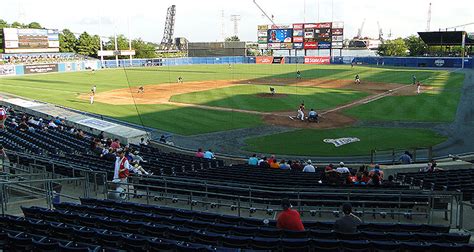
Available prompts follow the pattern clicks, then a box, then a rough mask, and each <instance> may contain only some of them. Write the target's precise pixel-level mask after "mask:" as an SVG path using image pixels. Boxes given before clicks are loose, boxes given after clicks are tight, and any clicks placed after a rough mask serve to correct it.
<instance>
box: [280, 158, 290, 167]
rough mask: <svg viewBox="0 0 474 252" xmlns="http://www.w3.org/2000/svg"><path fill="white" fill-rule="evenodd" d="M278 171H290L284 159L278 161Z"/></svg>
mask: <svg viewBox="0 0 474 252" xmlns="http://www.w3.org/2000/svg"><path fill="white" fill-rule="evenodd" d="M280 169H281V170H290V169H291V168H290V166H289V165H288V164H287V163H286V162H285V160H284V159H282V160H281V161H280Z"/></svg>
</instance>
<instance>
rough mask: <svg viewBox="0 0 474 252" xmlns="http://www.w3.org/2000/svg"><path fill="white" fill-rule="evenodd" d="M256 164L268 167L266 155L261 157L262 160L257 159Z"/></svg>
mask: <svg viewBox="0 0 474 252" xmlns="http://www.w3.org/2000/svg"><path fill="white" fill-rule="evenodd" d="M258 166H259V167H261V168H270V164H269V163H268V162H267V157H262V160H260V161H259V165H258Z"/></svg>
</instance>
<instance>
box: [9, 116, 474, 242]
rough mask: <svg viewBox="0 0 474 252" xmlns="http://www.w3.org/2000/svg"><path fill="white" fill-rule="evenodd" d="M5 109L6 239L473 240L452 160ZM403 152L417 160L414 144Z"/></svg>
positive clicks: (466, 197) (462, 180) (467, 179)
mask: <svg viewBox="0 0 474 252" xmlns="http://www.w3.org/2000/svg"><path fill="white" fill-rule="evenodd" d="M3 110H4V111H6V120H4V121H3V123H4V127H3V128H2V129H1V130H0V136H1V138H0V144H1V145H2V147H1V151H0V160H1V161H2V162H1V166H2V167H1V168H2V171H3V173H2V175H1V176H2V181H1V182H0V183H1V187H0V188H1V192H2V194H1V195H2V197H1V199H2V217H0V244H1V246H2V247H3V249H4V250H6V251H13V250H14V251H18V250H21V251H104V250H105V251H109V250H129V251H242V250H246V251H257V250H258V251H262V250H263V251H472V249H473V248H474V246H473V245H472V244H471V243H470V239H471V233H470V232H469V230H472V229H473V228H474V226H473V223H472V222H470V221H469V218H472V215H473V211H472V206H473V204H472V202H471V201H472V186H473V184H472V183H473V182H472V181H473V180H472V170H471V169H454V170H447V169H449V167H448V164H449V162H444V161H443V160H440V161H439V162H435V161H432V162H430V163H428V164H426V163H424V164H420V165H421V167H422V169H421V171H420V172H414V173H399V174H397V175H396V176H393V175H388V174H389V172H388V171H385V172H387V173H385V172H384V168H383V166H382V167H380V166H360V167H359V166H350V167H347V166H346V165H345V164H344V163H342V162H341V163H340V164H336V165H334V166H331V165H328V166H327V167H324V168H323V167H320V166H319V165H315V164H313V162H312V161H311V160H295V161H292V162H285V161H284V160H281V159H277V157H274V156H270V157H268V158H265V157H258V158H257V156H255V157H251V158H249V160H248V161H245V162H242V161H241V162H235V161H234V162H229V161H226V162H225V161H224V160H223V159H220V158H219V157H217V158H216V157H215V156H214V155H213V153H212V151H211V150H200V151H198V152H197V153H195V154H192V155H190V154H182V153H173V152H165V151H162V150H160V149H159V148H157V147H155V146H156V144H154V143H149V142H148V141H146V140H143V141H142V142H141V143H138V144H123V143H121V142H120V140H118V139H112V138H110V136H107V134H105V133H103V132H101V133H99V134H97V135H92V134H90V133H87V132H85V131H83V130H81V129H77V128H75V127H73V126H71V125H70V124H68V123H67V122H66V121H64V120H62V119H60V118H56V119H54V118H53V119H48V118H46V117H41V116H38V115H32V114H28V113H25V112H22V111H18V110H15V109H12V108H9V107H4V108H3ZM165 141H166V140H165ZM400 160H401V161H402V162H403V163H404V165H405V166H411V165H412V164H410V163H411V161H412V160H411V157H410V156H409V153H407V154H406V155H405V156H403V157H401V159H400ZM457 162H462V161H457ZM464 163H465V164H467V166H466V168H472V163H469V162H464ZM416 165H417V164H414V166H416ZM443 168H444V169H446V170H444V169H443ZM289 188H291V190H289ZM283 199H285V200H283ZM348 204H350V205H348ZM343 205H344V206H343ZM298 223H299V224H298Z"/></svg>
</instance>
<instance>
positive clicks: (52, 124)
mask: <svg viewBox="0 0 474 252" xmlns="http://www.w3.org/2000/svg"><path fill="white" fill-rule="evenodd" d="M48 127H49V128H52V129H56V128H58V127H59V126H58V125H57V124H56V123H54V121H53V120H51V121H49V123H48Z"/></svg>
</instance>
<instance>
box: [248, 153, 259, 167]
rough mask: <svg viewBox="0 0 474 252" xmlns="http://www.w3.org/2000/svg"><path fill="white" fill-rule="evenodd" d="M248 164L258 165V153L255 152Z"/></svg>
mask: <svg viewBox="0 0 474 252" xmlns="http://www.w3.org/2000/svg"><path fill="white" fill-rule="evenodd" d="M248 164H249V165H251V166H257V164H258V158H257V154H253V155H252V156H251V157H250V158H249V161H248Z"/></svg>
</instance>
